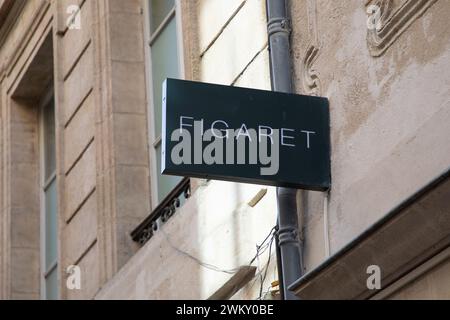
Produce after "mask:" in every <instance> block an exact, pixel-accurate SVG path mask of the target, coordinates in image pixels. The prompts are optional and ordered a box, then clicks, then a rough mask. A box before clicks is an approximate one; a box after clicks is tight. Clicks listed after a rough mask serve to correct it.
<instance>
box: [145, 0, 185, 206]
mask: <svg viewBox="0 0 450 320" xmlns="http://www.w3.org/2000/svg"><path fill="white" fill-rule="evenodd" d="M146 3H147V5H148V10H147V12H148V14H149V19H148V24H147V35H148V36H147V40H148V44H149V47H148V56H149V57H148V60H149V61H148V65H149V68H148V79H149V89H148V90H149V92H150V95H149V96H150V112H149V122H150V123H149V129H150V130H149V131H150V133H149V135H150V142H151V155H150V159H151V162H152V166H153V168H152V171H153V172H152V177H153V179H152V187H153V188H152V189H153V190H155V191H154V192H153V198H154V199H157V203H155V202H154V205H155V206H156V205H157V204H158V203H159V202H161V201H162V200H163V199H164V198H165V197H166V196H167V195H168V194H169V193H170V191H171V190H172V189H173V188H174V187H175V186H176V185H177V184H178V183H179V182H180V181H181V178H179V177H171V176H163V175H161V128H162V123H161V121H162V101H161V100H162V83H163V82H164V80H165V79H166V78H181V77H182V72H181V70H182V68H180V60H179V57H180V55H179V48H180V46H179V41H178V36H177V25H178V23H179V22H178V21H177V15H176V11H177V9H176V7H177V6H176V1H175V0H149V1H147V2H146Z"/></svg>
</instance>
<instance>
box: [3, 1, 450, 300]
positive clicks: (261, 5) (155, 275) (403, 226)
mask: <svg viewBox="0 0 450 320" xmlns="http://www.w3.org/2000/svg"><path fill="white" fill-rule="evenodd" d="M287 5H288V11H289V14H290V28H291V55H292V78H293V82H294V89H295V92H297V93H302V94H309V95H320V96H324V97H327V98H329V100H330V111H331V140H332V188H331V190H330V191H329V192H326V193H319V192H309V191H299V193H298V214H299V221H300V225H299V230H300V238H301V240H302V254H303V257H304V262H305V263H304V264H305V265H304V269H305V270H304V276H303V277H302V278H300V279H299V280H298V281H297V282H296V283H294V284H292V286H291V289H292V290H293V291H294V292H295V293H296V295H298V296H299V297H300V298H304V299H322V298H335V299H338V298H341V299H356V298H358V299H369V298H373V299H385V298H393V299H411V298H441V299H449V298H450V290H449V289H448V288H450V248H449V245H450V202H449V201H450V200H449V199H450V196H449V194H450V180H449V174H450V173H449V169H450V127H449V126H448V123H450V102H449V96H450V95H449V88H450V73H449V72H448V71H447V70H448V68H449V66H450V41H449V40H450V33H449V31H448V30H449V27H450V23H449V20H448V18H447V17H448V16H449V15H450V3H449V2H448V1H446V0H417V1H416V0H378V1H377V0H364V1H359V0H352V1H328V0H289V1H287ZM269 66H270V61H269V48H268V34H267V20H266V4H265V1H263V0H227V1H223V0H195V1H191V0H95V1H94V0H0V181H1V182H0V298H1V299H52V298H59V299H179V298H182V299H208V298H212V299H215V298H221V299H257V298H263V299H276V298H278V297H279V295H278V294H277V288H278V287H277V284H276V280H277V279H278V277H279V276H278V272H277V263H276V257H275V256H276V255H275V241H273V240H272V239H273V237H272V235H273V233H274V232H273V227H274V226H275V224H276V216H277V204H276V197H275V190H274V189H273V188H267V187H262V186H256V185H244V184H235V183H228V182H219V181H206V180H199V179H173V178H172V179H169V178H163V177H161V176H160V175H159V174H158V171H159V170H158V169H159V166H160V161H159V159H160V158H159V151H160V142H161V141H160V127H161V122H160V120H159V119H160V93H159V92H160V90H159V88H160V85H161V79H164V78H165V77H178V78H184V79H188V80H196V81H203V82H210V83H219V84H225V85H233V86H242V87H252V88H257V89H266V90H270V88H271V82H270V71H269ZM185 198H186V199H185ZM177 199H178V200H177ZM178 202H180V203H178ZM178 204H179V205H178ZM153 227H155V229H156V230H154V229H153ZM267 239H269V240H267ZM264 240H266V241H264ZM73 266H75V269H74V268H73ZM371 267H376V268H378V270H379V271H380V272H381V288H379V289H378V288H375V289H373V288H370V286H368V281H367V280H368V279H369V278H370V275H371V274H370V272H369V271H370V270H372V269H371ZM74 270H75V271H74ZM70 271H73V272H75V274H77V272H78V271H79V275H80V278H79V279H80V281H81V283H80V288H79V289H78V288H75V289H74V288H72V287H70V285H69V286H68V285H67V284H68V280H69V282H70V280H71V276H73V275H74V273H71V272H70ZM368 272H369V273H368Z"/></svg>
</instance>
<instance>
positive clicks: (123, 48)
mask: <svg viewBox="0 0 450 320" xmlns="http://www.w3.org/2000/svg"><path fill="white" fill-rule="evenodd" d="M70 5H77V6H79V7H80V15H81V24H80V28H75V29H69V28H68V27H67V20H68V18H69V15H68V12H67V8H68V7H69V6H70ZM13 22H14V21H13ZM142 24H143V17H142V12H141V1H117V0H101V1H90V0H87V1H86V0H63V1H46V0H35V1H26V2H24V6H23V8H22V10H21V11H20V15H19V16H18V17H17V20H16V21H15V23H14V24H11V25H10V26H9V28H10V32H9V33H7V36H6V37H5V38H4V39H2V41H3V43H2V46H1V49H0V61H1V66H2V70H1V78H0V79H1V101H2V103H1V106H2V109H1V110H2V112H1V121H2V123H1V125H0V127H1V130H2V131H1V132H2V134H1V138H2V139H1V147H2V148H1V156H2V157H1V159H2V162H1V166H0V167H1V168H2V170H1V177H2V183H1V186H0V188H1V191H2V193H1V194H2V197H1V213H2V216H1V221H0V223H1V226H2V228H1V246H2V250H1V258H2V259H1V263H0V274H1V283H0V287H1V297H2V298H39V282H40V277H39V273H40V267H39V254H40V253H39V243H40V241H39V237H40V236H39V211H40V199H39V183H40V182H39V179H38V177H39V157H40V152H39V147H38V139H37V127H38V119H37V111H38V106H37V102H38V100H39V99H40V98H41V97H40V96H38V95H41V94H43V90H41V89H42V88H40V87H39V84H40V82H44V81H43V80H49V79H46V78H45V77H44V76H43V75H52V74H53V75H54V93H55V100H56V126H57V129H56V136H57V138H56V143H57V181H58V191H57V193H58V199H59V201H58V212H59V236H60V237H59V244H58V247H59V278H60V291H61V297H62V298H69V299H71V298H86V299H88V298H92V297H93V296H94V295H95V293H96V292H97V291H98V290H99V288H100V285H101V284H102V283H104V282H106V281H107V280H108V279H109V278H111V277H112V276H113V275H114V274H115V273H116V272H117V271H118V269H119V268H120V267H121V266H122V265H124V264H125V263H126V261H128V259H129V258H130V257H131V256H132V255H133V254H134V252H135V251H136V250H137V246H136V245H135V244H134V243H133V242H132V241H131V239H130V237H129V232H130V231H131V230H132V229H133V228H134V227H135V226H136V225H137V224H138V223H139V222H140V221H141V220H142V219H143V218H144V217H145V216H146V215H147V214H148V212H149V208H150V195H149V194H150V192H149V178H148V176H149V174H148V167H149V161H148V146H147V142H148V141H147V108H146V96H145V73H144V66H145V65H144V49H143V47H144V42H143V36H142V34H143V31H142V30H143V26H142ZM130 35H133V36H130ZM47 36H48V37H50V38H49V39H51V43H50V46H49V47H48V48H45V49H46V50H47V51H46V52H45V57H43V56H41V54H38V53H39V52H40V51H42V47H43V46H44V45H43V43H44V39H45V38H46V37H47ZM46 44H47V45H48V41H47V42H46ZM52 56H53V61H54V63H52V62H53V61H52V60H51V59H52ZM36 61H39V62H42V61H44V62H47V63H48V62H49V61H50V62H49V64H50V66H49V67H51V69H49V68H47V69H45V68H44V66H46V64H44V65H42V67H41V70H40V75H39V72H38V73H37V74H38V75H39V76H38V77H29V79H28V78H27V75H28V74H29V73H30V72H31V71H33V70H34V69H33V63H35V62H36ZM30 65H31V67H30ZM38 69H39V68H38ZM38 69H36V70H38ZM30 70H31V71H30ZM36 70H34V71H36ZM34 71H33V72H34ZM38 71H39V70H38ZM22 84H23V85H22ZM37 88H38V89H39V90H38V89H37ZM38 91H39V92H38ZM15 96H19V98H21V99H22V98H23V99H25V100H26V101H25V104H26V107H21V106H20V103H18V101H19V102H20V101H21V100H18V99H17V97H15ZM15 114H17V116H15ZM14 117H16V118H14ZM19 117H21V118H20V119H19ZM14 119H18V121H19V122H18V124H20V126H15V127H14V126H13V125H12V124H13V123H14V121H15V120H14ZM14 135H19V136H18V138H17V139H14V137H15V136H14ZM15 150H17V151H15ZM27 150H29V151H27ZM22 163H26V164H27V165H26V166H25V167H24V168H20V166H21V164H22ZM18 166H19V167H18ZM21 169H23V170H21ZM17 172H19V173H20V174H19V175H18V174H17ZM22 173H23V174H22ZM23 198H26V199H28V200H27V201H23V200H21V199H23ZM15 199H17V200H15ZM18 201H20V202H18ZM16 203H18V204H16ZM21 212H24V214H25V212H26V216H25V215H24V214H21ZM16 221H17V223H16ZM22 238H23V239H22ZM24 250H26V254H24ZM24 259H26V260H24ZM73 264H76V265H78V266H80V268H81V272H82V290H80V291H68V290H67V289H66V286H65V282H66V277H67V274H66V268H67V267H68V266H69V265H73Z"/></svg>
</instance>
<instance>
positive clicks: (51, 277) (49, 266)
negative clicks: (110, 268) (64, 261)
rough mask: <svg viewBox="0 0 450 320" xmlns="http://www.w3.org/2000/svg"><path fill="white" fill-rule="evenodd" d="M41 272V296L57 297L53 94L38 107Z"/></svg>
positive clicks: (47, 297) (46, 297) (56, 216)
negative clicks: (40, 151)
mask: <svg viewBox="0 0 450 320" xmlns="http://www.w3.org/2000/svg"><path fill="white" fill-rule="evenodd" d="M40 123H41V143H40V144H41V150H42V157H41V159H42V160H41V194H42V209H41V248H42V249H41V270H42V271H41V274H42V277H41V278H42V297H43V298H44V299H47V300H56V299H58V247H57V244H58V212H57V202H58V199H57V192H56V143H55V104H54V99H53V96H51V97H50V98H46V99H44V101H43V103H42V106H41V121H40Z"/></svg>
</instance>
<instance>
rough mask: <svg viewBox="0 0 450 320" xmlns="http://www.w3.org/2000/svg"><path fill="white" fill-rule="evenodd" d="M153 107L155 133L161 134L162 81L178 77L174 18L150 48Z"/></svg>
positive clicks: (157, 135)
mask: <svg viewBox="0 0 450 320" xmlns="http://www.w3.org/2000/svg"><path fill="white" fill-rule="evenodd" d="M151 55H152V81H153V108H154V113H155V114H154V117H155V119H154V123H155V126H154V127H155V135H156V137H159V136H160V135H161V121H162V120H161V117H162V111H161V108H162V107H161V105H162V101H161V99H162V83H163V82H164V80H165V79H166V78H178V77H179V73H178V49H177V33H176V22H175V19H172V21H171V22H170V23H169V24H168V25H167V27H166V28H165V29H164V31H163V32H162V33H161V35H160V36H159V37H158V39H157V40H156V41H155V43H153V45H152V48H151Z"/></svg>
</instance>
